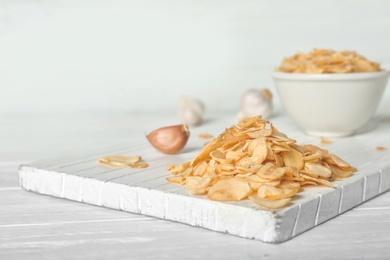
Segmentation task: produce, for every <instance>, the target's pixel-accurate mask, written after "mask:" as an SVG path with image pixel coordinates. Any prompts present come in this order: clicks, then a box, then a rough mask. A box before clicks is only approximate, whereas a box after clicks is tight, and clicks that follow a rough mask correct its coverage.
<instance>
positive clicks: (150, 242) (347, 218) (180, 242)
mask: <svg viewBox="0 0 390 260" xmlns="http://www.w3.org/2000/svg"><path fill="white" fill-rule="evenodd" d="M387 107H388V106H387ZM376 117H377V118H380V119H383V120H387V121H388V120H389V113H388V112H387V108H386V109H381V110H380V111H379V112H378V114H377V116H376ZM214 120H224V121H226V125H227V126H230V125H231V124H233V123H234V122H235V120H236V118H235V116H232V115H221V114H217V113H215V114H211V115H207V116H206V123H205V124H204V125H203V126H201V127H199V128H197V129H195V132H196V131H198V132H202V131H206V130H207V124H208V123H211V122H213V121H214ZM0 122H1V123H0V125H1V126H0V144H1V145H0V212H1V214H0V259H58V258H59V259H201V258H204V259H210V258H212V259H263V258H264V259H286V258H290V259H318V258H320V259H389V256H390V247H389V244H390V221H389V219H390V206H389V205H390V193H389V192H387V193H385V194H383V195H380V196H378V197H376V198H374V199H372V200H370V201H368V202H366V203H364V204H362V205H360V206H358V207H356V208H354V209H352V210H350V211H348V212H346V213H344V214H342V215H340V216H338V217H336V218H334V219H331V220H329V221H327V222H325V223H324V224H321V225H319V226H317V227H315V228H313V229H311V230H309V231H307V232H305V233H303V234H302V235H299V236H298V237H296V238H293V239H292V240H290V241H287V242H285V243H282V244H266V243H262V242H260V241H254V240H248V239H243V238H239V237H235V236H231V235H227V234H221V233H216V232H212V231H209V230H204V229H201V228H195V227H191V226H187V225H183V224H179V223H175V222H170V221H165V220H160V219H155V218H151V217H147V216H142V215H137V214H130V213H126V212H121V211H116V210H110V209H106V208H101V207H96V206H91V205H86V204H80V203H76V202H73V201H67V200H63V199H57V198H52V197H48V196H43V195H38V194H34V193H30V192H27V191H25V190H22V189H21V188H20V187H19V183H18V174H17V170H18V167H19V165H20V164H23V163H27V162H31V161H34V160H41V159H47V158H52V157H63V156H72V155H74V154H77V153H83V152H88V151H91V150H93V149H101V148H102V147H108V146H111V145H117V144H120V143H128V144H129V145H131V143H132V142H134V141H136V140H137V139H139V138H140V136H143V135H144V134H145V132H148V131H150V130H153V129H154V128H157V127H160V126H164V125H170V124H175V123H177V118H176V115H161V114H144V115H140V114H137V115H135V114H118V115H92V116H91V115H89V116H87V115H85V116H82V115H78V116H70V115H69V116H58V117H55V116H35V117H34V116H30V117H27V116H14V117H2V118H0ZM221 130H222V129H221Z"/></svg>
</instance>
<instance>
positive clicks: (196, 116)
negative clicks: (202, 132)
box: [178, 96, 204, 126]
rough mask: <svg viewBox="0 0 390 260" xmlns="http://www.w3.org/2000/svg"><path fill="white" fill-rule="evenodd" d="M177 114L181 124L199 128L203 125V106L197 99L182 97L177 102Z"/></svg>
mask: <svg viewBox="0 0 390 260" xmlns="http://www.w3.org/2000/svg"><path fill="white" fill-rule="evenodd" d="M178 114H179V119H180V121H181V122H182V123H183V124H186V125H189V126H199V125H200V124H202V123H203V114H204V105H203V103H202V102H201V101H200V100H198V99H194V98H188V97H184V96H183V97H181V98H180V101H179V110H178Z"/></svg>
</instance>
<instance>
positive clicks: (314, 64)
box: [272, 49, 390, 137]
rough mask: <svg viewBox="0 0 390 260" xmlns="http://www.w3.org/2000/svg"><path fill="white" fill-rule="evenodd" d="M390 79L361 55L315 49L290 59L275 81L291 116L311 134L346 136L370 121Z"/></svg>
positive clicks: (387, 72)
mask: <svg viewBox="0 0 390 260" xmlns="http://www.w3.org/2000/svg"><path fill="white" fill-rule="evenodd" d="M389 75H390V73H389V71H387V70H384V69H382V68H381V67H380V64H379V63H376V62H372V61H369V60H368V59H366V58H365V57H363V56H361V55H359V54H357V53H356V52H353V51H340V52H338V51H334V50H327V49H314V50H312V51H311V52H309V53H297V54H295V55H293V56H291V57H288V58H285V59H284V60H283V61H282V63H281V65H280V66H279V67H278V68H277V69H276V71H275V72H274V73H273V75H272V77H273V79H274V82H275V85H276V89H277V92H278V94H279V97H280V100H281V102H282V105H283V107H284V109H285V110H286V112H287V114H288V115H289V116H290V117H291V118H292V119H293V121H294V122H295V123H297V125H298V126H300V127H301V128H302V129H303V130H304V131H305V132H306V133H307V134H309V135H314V136H322V137H341V136H348V135H353V134H354V133H355V132H356V130H357V129H359V128H360V127H363V126H364V125H365V124H366V123H367V122H369V120H370V119H371V118H372V116H373V115H374V114H375V111H376V109H377V108H378V105H379V103H380V100H381V98H382V96H383V93H384V90H385V87H386V85H387V80H388V78H389Z"/></svg>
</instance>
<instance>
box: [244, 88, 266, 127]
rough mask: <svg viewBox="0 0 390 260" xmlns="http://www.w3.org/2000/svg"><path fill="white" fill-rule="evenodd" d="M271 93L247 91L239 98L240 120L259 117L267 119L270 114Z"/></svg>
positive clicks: (255, 90) (264, 90)
mask: <svg viewBox="0 0 390 260" xmlns="http://www.w3.org/2000/svg"><path fill="white" fill-rule="evenodd" d="M272 109H273V106H272V93H271V91H270V90H269V89H266V88H264V89H261V90H257V89H249V90H247V91H245V92H244V94H243V95H242V96H241V102H240V112H239V114H238V117H239V118H240V119H243V118H247V117H253V116H258V115H261V116H262V117H263V118H265V119H266V118H269V117H270V116H271V114H272Z"/></svg>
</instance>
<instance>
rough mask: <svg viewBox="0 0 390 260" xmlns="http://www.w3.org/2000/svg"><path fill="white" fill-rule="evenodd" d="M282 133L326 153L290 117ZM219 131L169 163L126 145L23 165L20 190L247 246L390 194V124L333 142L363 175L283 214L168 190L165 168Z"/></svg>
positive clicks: (282, 121) (312, 192)
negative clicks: (119, 159)
mask: <svg viewBox="0 0 390 260" xmlns="http://www.w3.org/2000/svg"><path fill="white" fill-rule="evenodd" d="M272 121H273V123H274V124H275V125H276V126H277V127H278V128H279V130H281V131H282V132H284V133H286V134H288V135H289V136H290V137H292V138H294V139H296V140H297V141H298V143H302V144H303V143H312V144H316V145H319V146H321V145H320V139H319V138H316V137H309V136H306V135H305V134H304V133H302V132H301V131H300V130H299V129H297V128H296V127H295V126H294V124H292V123H291V121H290V120H289V119H288V118H286V117H278V118H275V119H273V120H272ZM225 126H229V125H226V123H225V124H222V123H221V122H220V123H215V124H213V123H209V125H208V126H207V125H206V126H205V127H203V128H200V129H198V130H197V129H193V130H191V131H192V138H191V140H190V142H189V144H188V145H187V148H186V149H185V150H184V151H183V152H182V153H180V154H178V155H171V156H167V155H163V154H160V153H159V152H156V151H155V150H154V149H153V148H151V147H150V145H148V143H147V142H146V140H144V138H143V137H142V138H141V141H140V142H139V143H135V144H128V145H127V144H123V145H122V147H113V148H112V149H107V150H104V151H95V152H94V153H92V154H88V155H79V156H77V155H75V156H74V157H73V158H61V159H58V160H48V161H41V162H34V163H31V164H28V165H22V166H21V167H20V170H19V178H20V184H21V186H22V187H23V188H24V189H26V190H29V191H33V192H37V193H41V194H45V195H50V196H54V197H58V198H65V199H69V200H74V201H79V202H84V203H89V204H94V205H99V206H103V207H107V208H112V209H118V210H123V211H128V212H133V213H140V214H145V215H149V216H153V217H158V218H162V219H168V220H173V221H177V222H181V223H185V224H189V225H192V226H197V227H202V228H206V229H210V230H214V231H219V232H226V233H229V234H233V235H237V236H240V237H244V238H250V239H257V240H261V241H264V242H271V243H280V242H283V241H286V240H288V239H290V238H292V237H294V236H297V235H299V234H301V233H302V232H304V231H306V230H308V229H310V228H312V227H314V226H316V225H319V224H321V223H323V222H324V221H326V220H328V219H330V218H333V217H335V216H337V215H339V214H341V213H343V212H345V211H347V210H349V209H351V208H353V207H354V206H356V205H358V204H360V203H363V202H364V201H367V200H369V199H371V198H373V197H375V196H377V195H378V194H380V193H383V192H385V191H387V190H389V189H390V149H388V150H384V151H377V150H376V149H375V148H376V146H377V145H381V146H385V147H388V148H390V124H389V122H386V121H385V120H384V121H375V122H371V124H370V126H371V127H370V128H365V129H361V131H360V132H358V133H357V134H356V135H355V136H351V137H346V138H340V139H334V140H333V144H331V145H326V146H325V145H322V147H323V148H325V149H328V150H329V151H331V152H332V153H335V154H337V155H339V156H340V157H342V158H343V159H345V160H346V161H348V162H349V163H351V164H352V165H353V166H355V167H357V168H358V172H357V173H356V174H354V175H353V176H352V177H350V178H348V179H345V180H343V181H337V182H335V183H334V184H335V188H334V189H333V188H326V187H309V188H306V189H305V191H303V192H301V193H299V195H297V196H296V198H295V199H293V201H292V203H291V205H290V206H288V207H286V208H284V209H280V210H274V211H270V210H265V209H262V208H260V207H259V206H257V205H256V204H254V203H253V202H251V201H242V202H238V203H222V202H215V201H210V200H208V199H207V198H205V197H201V196H192V195H190V194H188V193H187V191H186V190H185V188H183V187H181V186H178V185H174V184H168V183H166V181H165V178H166V177H168V176H169V173H168V172H167V171H166V170H165V168H166V166H168V165H170V164H173V163H181V162H184V161H187V160H190V159H191V158H192V157H193V156H195V155H196V153H197V152H198V151H199V149H200V148H201V147H202V146H203V144H204V140H200V139H197V131H198V132H199V131H206V130H208V132H209V133H210V132H211V133H213V134H215V135H217V134H219V133H220V132H221V131H222V130H223V128H224V127H225ZM107 154H125V155H141V156H142V157H143V159H144V161H146V162H148V163H149V168H146V169H130V168H126V169H118V168H108V167H105V166H101V165H99V164H98V163H97V159H98V158H99V157H101V156H103V155H107Z"/></svg>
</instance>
